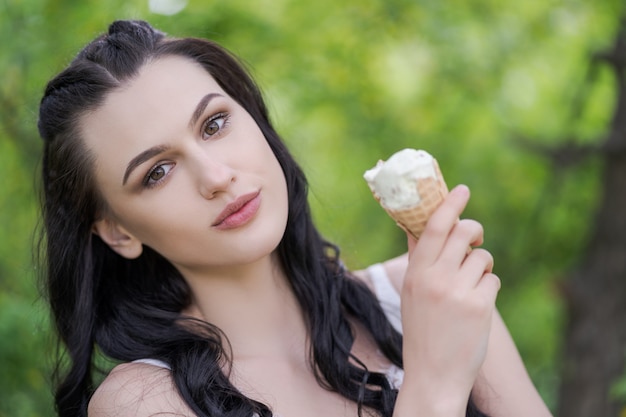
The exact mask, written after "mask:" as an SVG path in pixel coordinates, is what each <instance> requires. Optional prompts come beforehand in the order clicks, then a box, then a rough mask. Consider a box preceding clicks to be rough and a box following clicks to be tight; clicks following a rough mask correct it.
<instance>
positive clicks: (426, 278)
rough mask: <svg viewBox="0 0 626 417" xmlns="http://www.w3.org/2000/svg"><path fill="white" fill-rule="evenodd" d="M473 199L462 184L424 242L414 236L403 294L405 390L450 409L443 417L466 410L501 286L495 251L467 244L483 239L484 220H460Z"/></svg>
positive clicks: (439, 212)
mask: <svg viewBox="0 0 626 417" xmlns="http://www.w3.org/2000/svg"><path fill="white" fill-rule="evenodd" d="M468 200H469V190H468V188H467V187H465V186H458V187H456V188H455V189H454V190H452V191H451V192H450V193H449V194H448V196H447V197H446V199H445V200H444V202H443V203H442V205H441V206H440V207H439V208H438V209H437V210H436V211H435V213H434V214H433V216H432V217H431V219H430V220H429V222H428V224H427V225H426V228H425V230H424V233H423V234H422V236H421V238H420V240H419V241H418V242H417V243H415V242H414V241H413V242H410V244H409V249H410V251H409V256H410V258H409V266H408V269H407V272H406V275H405V278H404V284H403V287H402V293H401V299H402V325H403V329H404V345H403V359H404V370H405V382H404V384H403V387H402V388H403V389H402V391H405V389H407V390H408V389H410V390H411V391H412V394H409V396H411V395H417V396H419V397H421V398H423V399H424V400H425V401H427V402H429V404H432V406H433V407H435V409H434V410H433V411H435V410H442V409H445V410H446V411H450V412H451V414H447V413H444V414H443V415H457V414H458V415H465V411H464V410H465V406H466V405H467V400H468V397H469V394H470V391H471V389H472V386H473V385H474V381H475V379H476V376H477V374H478V370H479V369H480V367H481V365H482V363H483V361H484V359H485V355H486V350H487V343H488V339H489V331H490V326H491V317H492V314H493V312H494V309H495V299H496V295H497V293H498V290H499V289H500V280H499V278H498V277H497V276H496V275H494V274H493V273H492V268H493V258H492V256H491V254H490V253H489V252H487V251H486V250H484V249H473V250H471V251H470V252H468V247H470V246H474V245H479V244H482V241H483V229H482V226H481V225H480V224H479V223H478V222H476V221H473V220H460V221H459V220H458V219H459V216H460V214H461V213H462V211H463V209H464V208H465V206H466V205H467V202H468ZM401 393H402V392H401ZM402 394H404V393H402ZM402 396H404V395H401V397H402ZM419 403H420V404H423V402H419ZM432 415H437V414H436V413H434V414H432Z"/></svg>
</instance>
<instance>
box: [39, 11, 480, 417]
mask: <svg viewBox="0 0 626 417" xmlns="http://www.w3.org/2000/svg"><path fill="white" fill-rule="evenodd" d="M162 56H181V57H186V58H188V59H191V60H193V61H195V62H197V63H199V64H200V65H201V66H202V67H203V68H204V69H205V70H206V71H207V72H208V73H209V74H210V75H211V76H212V77H213V78H214V79H215V80H216V81H217V83H218V84H219V85H220V86H221V87H222V88H223V89H224V91H225V92H226V93H227V94H228V95H229V96H231V97H232V98H233V99H234V100H236V101H237V102H238V103H239V104H240V105H241V106H243V108H244V109H245V110H246V111H247V112H248V113H249V114H250V115H251V116H252V117H253V118H254V120H255V121H256V123H257V124H258V126H259V127H260V129H261V131H262V132H263V134H264V136H265V138H266V140H267V141H268V143H269V145H270V147H271V149H272V150H273V152H274V154H275V155H276V158H277V159H278V161H279V163H280V165H281V167H282V169H283V172H284V175H285V177H286V180H287V188H288V196H289V213H288V221H287V227H286V231H285V233H284V236H283V238H282V240H281V242H280V244H279V246H278V248H277V252H278V257H279V259H280V263H281V266H282V268H284V270H285V272H286V275H287V276H288V277H289V279H290V284H291V287H292V289H293V292H294V293H295V295H296V297H297V299H298V301H299V303H300V306H301V308H302V311H303V312H304V315H305V319H306V324H307V326H308V332H309V336H310V360H311V362H312V363H311V365H312V369H314V371H315V376H316V378H317V380H318V382H319V384H320V385H321V386H323V387H325V388H327V389H329V390H332V391H336V392H338V393H340V394H341V395H343V396H344V397H346V398H348V399H350V400H353V401H355V402H356V403H357V404H358V405H359V410H360V411H361V409H362V407H368V408H370V409H374V410H377V411H378V412H379V413H380V415H382V416H391V415H392V412H393V407H394V404H395V400H396V396H397V390H395V389H394V388H393V387H391V386H390V384H389V382H388V381H387V379H386V377H385V376H384V375H382V374H380V373H376V372H370V371H368V370H367V369H366V368H365V366H363V364H362V363H361V362H360V361H358V358H354V357H352V356H351V353H350V350H351V347H352V344H353V340H354V337H353V333H352V331H351V328H350V325H349V321H348V317H352V318H354V319H356V320H358V321H359V322H360V323H362V325H363V326H364V327H365V328H366V329H368V330H369V331H370V332H371V335H372V336H373V338H374V339H375V342H376V344H377V346H378V348H379V349H380V350H381V352H383V354H384V355H385V356H386V357H387V358H388V359H389V360H390V361H391V362H392V363H394V364H395V365H397V366H400V367H401V366H402V355H401V352H402V349H401V346H402V336H401V335H400V334H399V333H398V332H396V331H395V330H394V329H393V328H392V327H391V325H390V324H389V322H388V321H387V319H386V318H385V316H384V314H383V312H382V310H381V308H380V307H379V305H378V303H377V300H376V298H375V296H374V295H373V294H372V292H371V291H370V290H369V289H368V288H367V287H366V286H365V285H363V284H362V283H360V282H359V281H358V280H356V279H353V277H351V276H350V274H349V272H347V271H346V270H344V268H343V267H342V264H341V262H340V260H339V250H338V248H337V247H336V246H334V245H333V244H331V243H329V242H327V241H326V240H324V239H323V238H322V236H320V234H319V233H318V231H317V230H316V228H315V226H314V225H313V222H312V218H311V213H310V210H309V206H308V203H307V182H306V178H305V176H304V174H303V172H302V171H301V169H300V168H299V166H298V164H297V163H296V162H295V161H294V159H293V157H292V156H291V154H290V153H289V152H288V150H287V148H286V147H285V145H284V144H283V142H282V141H281V139H280V137H279V136H278V134H277V133H276V131H275V130H274V128H273V127H272V125H271V123H270V120H269V117H268V112H267V109H266V106H265V104H264V101H263V98H262V96H261V93H260V91H259V89H258V87H257V86H256V85H255V83H254V82H253V80H252V79H251V77H250V76H249V75H248V73H247V72H246V71H245V69H244V66H243V65H242V64H241V63H240V62H239V61H238V60H237V59H236V58H235V57H233V56H232V55H231V54H230V53H229V52H227V51H226V50H224V49H223V48H221V47H220V46H219V45H217V44H215V43H213V42H211V41H208V40H204V39H195V38H184V39H178V38H172V37H166V36H165V35H164V34H163V33H161V32H159V31H157V30H154V29H153V28H152V27H151V26H150V25H149V24H147V23H146V22H142V21H116V22H114V23H112V24H111V25H110V27H109V31H108V33H107V34H104V35H102V36H100V37H98V38H96V39H95V40H94V41H93V42H91V43H90V44H88V45H87V46H86V47H85V48H84V49H83V50H82V51H81V52H80V53H79V54H78V55H77V56H76V58H75V59H74V60H73V61H72V62H71V63H70V65H69V66H68V67H67V68H66V69H65V70H63V71H62V72H61V73H60V74H59V75H57V76H56V77H55V78H53V79H52V80H51V81H50V82H49V83H48V85H47V86H46V89H45V93H44V96H43V98H42V100H41V105H40V113H39V132H40V135H41V137H42V138H43V141H44V149H43V163H42V174H43V183H42V190H43V193H42V210H43V229H42V239H41V244H40V248H39V254H40V255H39V256H40V258H41V260H40V262H41V263H42V265H43V268H42V269H43V277H42V278H43V284H44V288H45V295H46V298H47V300H48V302H49V304H50V307H51V310H52V313H53V318H54V324H55V327H56V331H57V334H58V337H59V341H60V344H59V346H60V348H59V354H58V355H57V357H56V367H55V372H54V378H55V384H56V387H55V404H56V409H57V412H58V414H59V415H60V416H64V417H65V416H85V415H86V414H87V405H88V402H89V399H90V397H91V395H92V394H93V391H94V389H95V386H94V385H95V383H94V377H95V374H96V372H97V371H98V366H97V364H96V358H97V356H98V355H97V353H98V352H97V351H96V349H98V350H99V352H101V353H102V354H104V355H105V356H106V357H108V358H110V359H113V360H114V361H121V362H127V361H132V360H136V359H141V358H152V359H159V360H162V361H164V362H166V363H168V364H169V365H170V367H171V371H172V377H173V380H174V382H175V385H176V387H177V389H178V391H179V394H180V395H181V397H182V398H183V399H184V400H185V402H186V403H187V404H188V405H189V407H190V408H191V409H192V410H193V411H194V412H195V413H196V414H197V415H198V416H233V417H234V416H242V417H243V416H245V417H250V416H251V415H252V414H253V413H258V414H259V416H262V417H269V416H271V415H272V413H271V410H270V409H269V407H268V406H267V405H265V404H262V403H259V402H257V401H254V400H252V399H250V398H247V397H246V396H244V395H243V394H242V393H241V392H239V391H238V390H237V389H236V387H234V386H233V385H232V384H231V382H230V381H229V379H228V376H227V375H225V374H224V372H223V371H222V369H223V368H222V365H224V364H227V365H228V361H229V359H228V358H229V355H228V351H227V348H228V341H227V340H226V338H225V337H224V335H223V334H222V333H221V332H220V330H219V329H218V328H216V327H215V326H212V325H211V324H209V323H202V328H201V329H199V328H198V326H188V325H181V319H183V317H182V316H181V311H182V310H183V309H184V308H185V307H187V306H189V304H190V300H191V294H190V289H189V287H188V286H187V284H186V282H185V281H184V279H183V277H182V276H181V274H180V273H179V272H178V271H177V270H176V269H175V268H174V267H173V266H172V265H171V264H170V263H169V262H168V261H167V260H166V259H165V258H163V257H162V256H161V255H160V254H158V253H156V252H155V251H153V250H151V249H150V248H148V247H146V248H144V251H143V253H142V255H141V256H140V257H139V258H137V259H132V260H129V259H125V258H123V257H121V256H119V255H117V254H116V253H115V252H113V251H112V250H111V249H110V248H109V247H108V246H107V245H106V244H105V243H104V242H103V241H102V240H101V239H100V238H99V237H98V236H96V235H94V234H93V233H92V225H93V223H94V221H95V220H96V216H97V215H98V213H100V212H102V210H104V209H105V207H106V203H105V202H104V201H103V199H102V197H101V195H100V194H99V192H98V189H97V188H96V186H95V183H94V178H93V157H92V155H90V153H89V152H88V151H87V149H86V148H85V145H84V143H83V141H82V140H81V137H80V128H79V122H80V120H81V118H82V117H83V116H84V115H85V114H87V113H88V112H90V111H93V110H95V109H97V108H98V107H99V106H100V105H101V104H102V102H103V100H104V99H105V97H106V96H107V94H108V93H110V92H111V91H113V90H115V89H118V88H120V87H121V86H123V85H124V83H126V82H128V81H130V80H132V79H133V77H134V76H136V74H137V73H138V71H139V70H140V69H141V68H142V66H143V65H145V64H146V63H147V62H149V61H150V60H153V59H156V58H158V57H162ZM192 329H193V330H192ZM351 359H352V360H351ZM360 411H359V414H360ZM475 413H476V414H475ZM469 415H476V416H482V415H483V414H481V413H479V412H478V411H477V410H475V407H474V406H473V405H472V403H471V401H470V404H469V405H468V416H469Z"/></svg>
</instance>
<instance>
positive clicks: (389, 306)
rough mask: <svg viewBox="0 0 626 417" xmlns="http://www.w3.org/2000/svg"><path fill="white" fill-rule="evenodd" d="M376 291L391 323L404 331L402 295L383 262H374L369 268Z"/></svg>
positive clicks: (398, 329) (400, 330)
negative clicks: (394, 285)
mask: <svg viewBox="0 0 626 417" xmlns="http://www.w3.org/2000/svg"><path fill="white" fill-rule="evenodd" d="M367 272H368V274H369V277H370V280H371V281H372V285H373V286H374V293H375V294H376V297H377V298H378V302H379V303H380V306H381V307H382V309H383V311H384V312H385V316H387V320H389V322H390V323H391V325H392V326H393V327H394V329H396V330H397V331H399V332H400V333H402V317H401V315H400V295H399V294H398V292H397V291H396V289H395V288H394V287H393V285H391V281H389V276H388V275H387V271H386V270H385V267H384V266H383V264H380V263H379V264H374V265H371V266H369V267H368V268H367Z"/></svg>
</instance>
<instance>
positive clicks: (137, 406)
mask: <svg viewBox="0 0 626 417" xmlns="http://www.w3.org/2000/svg"><path fill="white" fill-rule="evenodd" d="M88 415H89V416H90V417H106V416H116V417H126V416H128V417H130V416H137V417H142V416H153V415H165V416H194V413H193V412H192V411H191V410H190V409H189V407H188V406H187V405H186V403H185V402H184V401H183V400H182V398H181V397H180V396H179V395H178V392H177V390H176V387H175V386H174V381H173V380H172V377H171V374H170V371H169V370H167V369H164V368H159V367H157V366H153V365H148V364H143V363H126V364H122V365H118V366H116V367H115V368H114V369H113V370H112V371H111V372H110V373H109V375H108V376H107V377H106V378H105V380H104V381H103V382H102V384H100V386H99V387H98V389H97V390H96V392H95V393H94V394H93V396H92V397H91V400H90V401H89V409H88Z"/></svg>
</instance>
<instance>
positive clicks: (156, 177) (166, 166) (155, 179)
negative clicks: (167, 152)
mask: <svg viewBox="0 0 626 417" xmlns="http://www.w3.org/2000/svg"><path fill="white" fill-rule="evenodd" d="M172 168H174V163H171V162H170V163H162V164H159V165H155V166H154V167H153V168H152V169H151V170H150V171H149V172H148V175H146V178H145V179H144V181H143V185H144V186H145V187H148V188H150V187H154V186H155V185H158V184H159V183H161V181H163V179H164V178H165V177H166V176H167V174H168V173H169V172H170V171H171V170H172Z"/></svg>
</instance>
